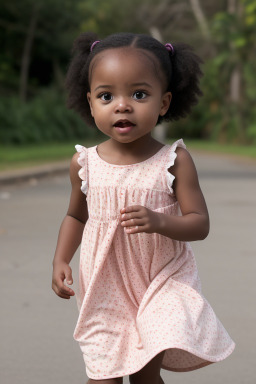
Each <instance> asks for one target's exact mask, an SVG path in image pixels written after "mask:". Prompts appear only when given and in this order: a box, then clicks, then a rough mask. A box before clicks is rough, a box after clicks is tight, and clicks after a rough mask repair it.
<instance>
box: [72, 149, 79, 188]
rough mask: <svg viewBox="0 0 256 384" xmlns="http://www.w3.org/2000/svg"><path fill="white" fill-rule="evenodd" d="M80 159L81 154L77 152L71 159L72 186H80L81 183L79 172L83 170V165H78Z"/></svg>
mask: <svg viewBox="0 0 256 384" xmlns="http://www.w3.org/2000/svg"><path fill="white" fill-rule="evenodd" d="M78 159H79V153H78V152H76V153H75V154H74V155H73V156H72V159H71V162H70V167H69V175H70V180H71V183H72V184H79V185H80V183H81V179H80V177H79V175H78V172H79V170H80V169H81V165H79V163H78Z"/></svg>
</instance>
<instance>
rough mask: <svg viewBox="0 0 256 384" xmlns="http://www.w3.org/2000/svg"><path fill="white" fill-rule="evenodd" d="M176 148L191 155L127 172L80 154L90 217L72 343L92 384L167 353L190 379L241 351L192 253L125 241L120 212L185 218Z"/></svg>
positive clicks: (184, 245) (165, 154)
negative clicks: (204, 288)
mask: <svg viewBox="0 0 256 384" xmlns="http://www.w3.org/2000/svg"><path fill="white" fill-rule="evenodd" d="M177 146H180V147H183V148H186V146H185V144H184V143H183V140H182V139H180V140H178V141H176V142H175V143H174V144H173V145H168V144H166V145H164V146H163V147H162V148H161V149H160V150H159V151H158V152H157V153H156V154H155V155H154V156H152V157H150V158H149V159H147V160H145V161H142V162H140V163H136V164H130V165H115V164H110V163H107V162H106V161H104V160H103V159H101V158H100V156H99V155H98V152H97V146H94V147H90V148H85V147H83V146H80V145H77V146H76V150H77V151H78V152H79V158H78V163H79V165H80V166H81V169H80V171H79V176H80V178H81V180H82V182H81V184H82V185H81V190H82V191H83V193H85V194H86V196H87V197H86V199H87V205H88V212H89V218H88V220H87V222H86V225H85V228H84V233H83V238H82V243H81V253H80V270H79V280H80V281H79V294H78V306H79V310H80V313H79V317H78V321H77V324H76V328H75V330H74V338H75V339H76V340H77V341H78V342H79V344H80V347H81V350H82V353H83V357H84V361H85V365H86V373H87V375H88V377H89V378H91V379H94V380H102V379H110V378H114V377H123V376H126V375H130V374H132V373H134V372H137V371H139V370H140V369H142V368H143V367H144V366H145V365H146V364H147V363H148V362H149V361H150V360H152V359H153V358H154V357H155V356H156V355H157V354H158V353H160V352H161V351H163V350H165V354H164V358H163V362H162V368H164V369H167V370H171V371H176V372H184V371H190V370H194V369H198V368H201V367H203V366H206V365H208V364H211V363H214V362H218V361H221V360H223V359H225V358H226V357H227V356H229V355H230V354H231V353H232V351H233V349H234V347H235V344H234V342H233V341H232V339H231V338H230V336H229V335H228V333H227V331H226V330H225V328H224V327H223V325H222V324H221V322H220V321H219V320H218V318H217V317H216V315H215V313H214V312H213V309H212V308H211V306H210V305H209V303H208V302H207V301H206V299H205V298H204V296H203V295H202V293H201V286H200V280H199V277H198V271H197V266H196V261H195V257H194V255H193V252H192V249H191V246H190V244H189V243H188V242H183V241H176V240H172V239H170V238H168V237H166V236H162V235H160V234H158V233H153V234H148V233H137V234H127V233H126V232H125V229H124V227H122V226H121V224H120V209H121V208H123V207H127V206H130V205H142V206H145V207H147V208H149V209H151V210H153V211H156V212H162V213H165V214H168V215H178V214H179V204H178V202H177V200H176V198H175V195H174V192H173V189H172V184H173V180H174V176H173V175H172V174H171V173H170V172H169V171H168V168H170V167H171V166H172V165H173V164H174V161H175V158H176V156H177V154H176V152H175V151H176V148H177Z"/></svg>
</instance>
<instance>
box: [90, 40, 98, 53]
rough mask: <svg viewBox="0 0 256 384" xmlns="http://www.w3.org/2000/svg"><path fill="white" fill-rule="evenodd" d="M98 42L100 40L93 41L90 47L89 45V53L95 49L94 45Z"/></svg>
mask: <svg viewBox="0 0 256 384" xmlns="http://www.w3.org/2000/svg"><path fill="white" fill-rule="evenodd" d="M99 42H100V40H95V41H94V42H93V43H92V45H91V48H90V51H92V50H93V48H94V47H95V45H96V44H98V43H99Z"/></svg>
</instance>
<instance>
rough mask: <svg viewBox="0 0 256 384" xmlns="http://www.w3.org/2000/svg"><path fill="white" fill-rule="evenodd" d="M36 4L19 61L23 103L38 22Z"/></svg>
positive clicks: (20, 92) (37, 7)
mask: <svg viewBox="0 0 256 384" xmlns="http://www.w3.org/2000/svg"><path fill="white" fill-rule="evenodd" d="M38 11H39V6H38V4H35V5H34V8H33V11H32V15H31V18H30V23H29V26H28V30H27V36H26V40H25V44H24V49H23V54H22V60H21V71H20V90H19V94H20V99H21V101H23V102H26V100H27V89H28V73H29V66H30V59H31V49H32V45H33V41H34V38H35V30H36V24H37V20H38Z"/></svg>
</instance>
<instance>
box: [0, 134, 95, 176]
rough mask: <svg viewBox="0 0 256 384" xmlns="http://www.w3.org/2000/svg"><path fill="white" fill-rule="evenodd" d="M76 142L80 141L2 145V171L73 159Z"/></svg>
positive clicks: (82, 143) (0, 154) (0, 164)
mask: <svg viewBox="0 0 256 384" xmlns="http://www.w3.org/2000/svg"><path fill="white" fill-rule="evenodd" d="M75 144H78V142H77V141H76V142H73V143H72V142H69V143H51V144H40V145H26V146H21V147H19V146H8V145H6V146H0V171H3V170H8V169H18V168H24V167H28V166H33V165H40V164H46V163H49V162H54V161H61V160H65V159H71V157H72V155H73V154H74V153H75V152H76V150H75ZM79 144H81V145H85V146H93V145H95V144H96V143H95V142H92V141H86V142H79Z"/></svg>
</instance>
